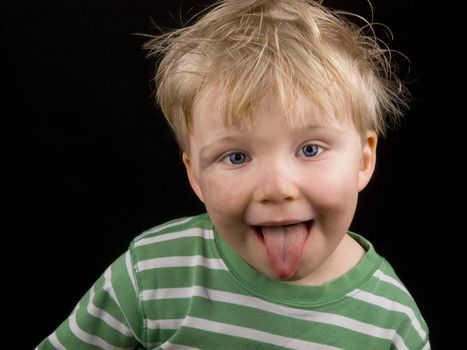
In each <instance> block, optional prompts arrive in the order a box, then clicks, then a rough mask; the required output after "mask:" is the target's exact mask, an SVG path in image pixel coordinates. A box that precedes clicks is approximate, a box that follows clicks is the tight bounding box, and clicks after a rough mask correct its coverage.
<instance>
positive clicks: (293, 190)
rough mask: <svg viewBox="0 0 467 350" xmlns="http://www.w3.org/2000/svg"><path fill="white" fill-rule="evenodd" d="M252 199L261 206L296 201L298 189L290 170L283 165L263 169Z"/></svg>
mask: <svg viewBox="0 0 467 350" xmlns="http://www.w3.org/2000/svg"><path fill="white" fill-rule="evenodd" d="M254 197H255V200H256V202H258V203H263V204H267V203H282V202H286V201H293V200H296V199H297V198H298V197H299V188H298V185H297V183H296V181H295V179H294V176H293V171H292V169H290V168H288V167H286V166H285V165H277V166H275V167H268V168H267V169H265V171H264V176H261V177H260V178H259V179H258V184H257V187H256V191H255V195H254Z"/></svg>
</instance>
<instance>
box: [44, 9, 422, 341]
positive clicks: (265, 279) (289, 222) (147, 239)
mask: <svg viewBox="0 0 467 350" xmlns="http://www.w3.org/2000/svg"><path fill="white" fill-rule="evenodd" d="M147 47H148V48H149V49H150V50H151V52H152V54H158V55H159V54H164V57H163V59H162V61H161V62H160V64H159V68H158V72H157V76H156V81H157V88H158V89H157V99H158V101H159V103H160V105H161V107H162V109H163V112H164V114H165V116H166V118H167V120H168V122H169V124H170V126H171V127H172V129H173V131H174V133H175V136H176V138H177V140H178V142H179V144H180V147H181V149H182V151H183V162H184V164H185V166H186V170H187V174H188V178H189V181H190V184H191V186H192V188H193V190H194V192H195V193H196V195H197V196H198V197H199V199H200V200H201V201H202V202H203V203H204V204H205V206H206V209H207V214H203V215H200V216H196V217H190V218H183V219H178V220H174V221H171V222H168V223H166V224H164V225H161V226H158V227H156V228H154V229H151V230H148V231H146V232H144V233H143V234H142V235H140V236H139V237H137V238H136V239H135V240H134V241H133V242H132V243H131V245H130V247H129V250H128V251H127V252H126V253H125V254H123V255H122V256H121V257H120V258H119V259H117V260H116V261H115V262H114V263H113V264H112V265H111V266H110V267H109V268H108V269H107V270H106V271H105V273H104V274H103V276H102V277H101V278H100V279H99V280H98V281H97V282H96V283H95V284H94V286H92V288H91V289H90V290H89V292H88V293H87V294H86V295H85V296H84V297H83V299H82V300H81V301H80V302H79V304H78V305H77V307H76V308H75V310H74V311H73V312H72V314H71V315H70V317H69V318H68V319H67V320H66V321H64V322H63V324H62V325H61V326H60V327H59V328H58V329H57V330H56V331H55V332H53V333H52V334H51V335H50V336H49V337H48V338H47V339H45V340H44V341H43V342H42V343H41V344H40V345H39V346H38V349H80V350H81V349H216V350H218V349H236V350H237V349H356V350H357V349H358V350H361V349H372V350H378V349H398V350H406V349H411V350H412V349H413V350H415V349H424V350H426V349H429V348H430V345H429V341H428V330H427V327H426V324H425V322H424V320H423V318H422V316H421V315H420V312H419V311H418V309H417V306H416V304H415V302H414V300H413V299H412V297H411V296H410V294H409V292H408V291H407V290H406V289H405V287H404V286H403V284H402V283H401V282H400V281H399V279H398V278H397V276H396V274H395V273H394V271H393V270H392V268H391V267H390V265H389V264H388V262H387V261H386V260H384V259H383V258H382V257H380V256H379V255H378V254H377V253H376V252H375V250H374V248H373V247H372V245H371V244H370V243H369V242H368V241H367V240H365V239H364V238H363V237H361V236H359V235H357V234H354V233H350V232H349V231H348V230H349V227H350V224H351V221H352V218H353V215H354V212H355V209H356V205H357V197H358V193H359V192H360V191H361V190H363V189H364V188H365V186H366V185H367V183H368V182H369V181H370V178H371V176H372V174H373V170H374V167H375V159H376V145H377V138H378V135H380V134H382V133H383V132H384V131H385V128H386V125H387V124H388V123H389V121H388V120H386V119H387V118H391V117H392V118H395V117H397V116H399V115H400V114H401V109H402V108H401V107H403V106H404V103H405V102H404V94H403V92H404V89H403V87H402V86H401V85H400V83H399V81H398V80H397V78H396V77H394V76H393V75H392V71H391V65H390V62H389V60H388V59H387V55H386V54H387V51H386V49H385V48H380V47H379V46H378V41H377V39H375V38H374V37H371V36H364V35H363V32H362V30H360V29H358V28H356V27H355V26H354V25H352V24H350V23H349V22H348V21H346V20H345V19H343V17H341V16H339V15H338V14H336V13H333V12H331V11H330V10H328V9H325V8H324V7H323V6H322V5H320V4H319V3H317V2H315V1H311V0H310V1H305V0H225V1H223V2H221V3H220V4H218V5H217V6H216V7H214V8H212V9H211V11H209V12H208V13H207V14H205V15H204V17H202V18H201V19H200V20H199V21H197V22H196V23H195V24H193V25H192V26H189V27H187V28H184V29H181V30H178V31H175V32H173V33H170V34H167V35H163V36H160V37H157V38H154V39H152V40H151V41H149V42H148V44H147Z"/></svg>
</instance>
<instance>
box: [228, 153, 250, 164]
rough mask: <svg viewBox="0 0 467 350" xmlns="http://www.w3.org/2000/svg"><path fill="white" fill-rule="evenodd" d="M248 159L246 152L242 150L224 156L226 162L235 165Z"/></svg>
mask: <svg viewBox="0 0 467 350" xmlns="http://www.w3.org/2000/svg"><path fill="white" fill-rule="evenodd" d="M247 161H248V158H247V156H246V154H245V153H241V152H234V153H230V154H228V155H227V156H226V157H224V162H226V163H229V164H233V165H241V164H243V163H246V162H247Z"/></svg>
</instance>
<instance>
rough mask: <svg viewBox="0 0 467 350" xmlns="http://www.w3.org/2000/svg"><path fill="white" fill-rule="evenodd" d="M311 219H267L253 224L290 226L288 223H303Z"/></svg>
mask: <svg viewBox="0 0 467 350" xmlns="http://www.w3.org/2000/svg"><path fill="white" fill-rule="evenodd" d="M310 221H311V220H310V219H307V220H280V221H279V220H277V221H276V220H273V221H266V222H262V223H259V224H256V225H253V226H263V227H264V226H268V227H274V226H288V225H294V224H301V223H305V224H307V223H309V222H310Z"/></svg>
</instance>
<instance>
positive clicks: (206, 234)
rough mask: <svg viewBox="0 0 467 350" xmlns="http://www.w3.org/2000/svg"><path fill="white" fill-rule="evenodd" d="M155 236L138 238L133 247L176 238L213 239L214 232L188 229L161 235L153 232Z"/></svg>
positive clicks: (198, 228)
mask: <svg viewBox="0 0 467 350" xmlns="http://www.w3.org/2000/svg"><path fill="white" fill-rule="evenodd" d="M153 234H156V236H150V237H144V238H140V239H139V240H137V241H136V242H135V247H140V246H143V245H147V244H153V243H159V242H166V241H171V240H174V239H178V238H185V237H202V238H204V239H213V238H214V232H213V231H212V230H205V229H203V228H200V227H194V228H190V229H187V230H184V231H177V232H170V233H161V234H157V232H153Z"/></svg>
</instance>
